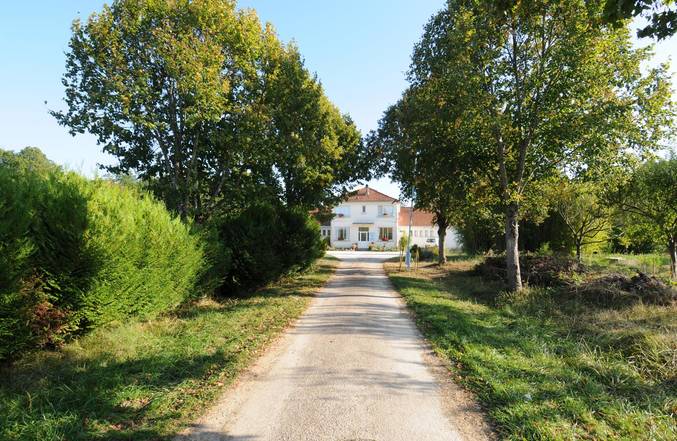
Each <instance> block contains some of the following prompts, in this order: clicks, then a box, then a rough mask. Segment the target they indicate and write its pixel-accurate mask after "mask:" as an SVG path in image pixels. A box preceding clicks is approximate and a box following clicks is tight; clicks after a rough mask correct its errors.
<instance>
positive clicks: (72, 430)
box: [0, 264, 333, 440]
mask: <svg viewBox="0 0 677 441" xmlns="http://www.w3.org/2000/svg"><path fill="white" fill-rule="evenodd" d="M318 272H319V276H318ZM331 272H333V267H332V266H331V265H324V264H321V265H318V267H317V268H315V271H314V272H313V273H308V274H304V275H300V276H298V277H296V278H294V279H289V280H286V281H282V282H280V283H278V284H275V285H271V286H269V287H267V288H264V289H261V290H258V291H256V292H254V293H250V294H247V295H244V296H239V297H236V298H226V299H221V300H220V301H214V300H211V301H206V300H205V301H199V302H196V303H193V304H190V305H185V306H184V307H183V308H181V309H179V310H178V311H176V312H175V313H174V314H172V315H171V316H170V317H169V322H170V324H169V325H167V326H168V327H167V328H160V329H159V330H157V331H148V332H150V333H149V334H143V333H142V334H139V336H138V337H136V339H135V338H132V339H130V345H132V348H133V350H128V349H129V348H127V347H124V348H121V349H120V348H117V349H116V348H115V347H111V348H92V347H91V346H92V345H91V342H89V343H90V347H83V349H80V342H77V343H76V344H74V345H73V347H72V348H71V349H69V350H64V351H54V352H44V351H43V352H37V353H35V354H29V355H28V356H27V357H25V358H24V359H21V360H19V361H17V363H15V364H14V365H12V366H4V367H1V368H0V407H2V408H3V411H2V412H0V439H17V440H42V439H68V440H89V439H97V440H132V439H133V440H145V439H160V438H165V437H166V435H167V433H171V432H172V431H173V430H175V429H176V428H177V422H181V421H182V420H185V419H191V418H193V417H194V416H196V415H194V412H195V409H197V408H199V407H200V406H199V405H196V404H195V402H196V401H205V400H207V401H208V400H209V398H210V397H211V396H212V395H213V394H216V393H218V390H219V387H218V386H217V387H214V386H213V384H214V383H215V382H218V381H221V380H223V381H227V380H226V379H227V378H232V376H233V375H235V374H236V373H237V372H238V371H239V369H240V368H241V367H242V366H244V364H245V362H246V361H247V359H248V358H250V357H251V356H252V353H253V351H252V350H253V348H256V347H259V346H260V342H261V341H262V339H264V340H265V339H266V338H267V337H266V335H267V333H265V332H264V333H261V334H259V333H257V332H255V331H252V330H249V329H248V327H249V325H248V324H247V323H248V322H247V320H249V319H248V318H245V319H243V318H242V314H243V313H244V314H248V313H247V312H246V311H247V310H251V309H256V310H263V309H264V308H265V307H266V306H268V307H270V306H271V303H270V302H271V301H272V302H275V303H277V302H278V301H280V302H281V301H282V299H283V298H286V297H291V296H296V297H301V296H310V295H313V292H314V290H315V289H317V288H318V287H319V286H321V285H322V284H323V282H324V280H325V279H326V277H327V276H328V274H329V273H331ZM270 297H279V300H277V299H271V298H270ZM284 304H285V305H286V304H287V303H284ZM280 305H282V303H280ZM289 305H291V304H289ZM280 307H282V306H280ZM273 308H275V309H276V310H277V306H273ZM293 308H295V307H293ZM262 314H265V313H264V312H258V311H256V312H252V316H251V317H252V324H251V326H252V327H256V326H258V325H257V323H258V321H259V320H260V317H262ZM281 314H282V313H281ZM224 315H225V316H224ZM231 317H232V318H233V320H236V319H235V317H240V318H239V320H245V322H243V324H242V326H238V325H234V326H233V332H232V335H231V334H230V333H229V332H227V331H225V330H224V331H223V332H222V335H211V334H210V333H209V332H208V331H205V330H202V329H201V327H202V326H204V325H203V323H207V324H208V323H213V321H214V320H220V321H221V322H224V318H227V322H228V323H230V318H231ZM247 317H248V316H247ZM173 318H176V319H177V320H179V322H177V323H179V324H180V323H184V324H185V323H191V322H193V324H192V325H190V326H191V329H193V328H194V330H195V331H194V332H193V331H190V330H186V329H185V328H184V327H183V326H180V325H176V324H174V322H173ZM225 323H226V322H224V324H225ZM139 326H141V327H143V326H145V324H143V323H141V324H139ZM245 328H247V329H245ZM120 329H121V330H122V332H123V334H124V333H125V332H126V328H124V327H123V328H120ZM111 330H112V329H111ZM135 332H136V331H134V330H131V329H130V330H129V333H132V334H133V333H135ZM154 332H161V333H163V335H166V338H164V337H163V338H160V339H157V341H156V342H155V345H153V344H150V345H149V346H144V344H143V342H142V341H141V342H139V341H138V340H137V339H138V338H141V339H143V337H144V335H148V336H149V337H154V336H155V335H154ZM174 333H175V334H174ZM211 337H214V338H218V339H221V340H222V341H221V342H218V344H214V343H213V342H212V343H205V342H204V341H202V340H201V339H204V340H209V339H210V338H211ZM103 341H105V339H103ZM158 344H159V345H162V347H158V346H157V345H158ZM144 348H147V351H148V352H147V353H145V354H143V353H141V354H139V352H138V351H143V350H144ZM214 348H216V350H214ZM117 350H120V352H121V353H116V351H117ZM223 372H226V374H225V377H223V376H221V373H223ZM224 378H226V379H224ZM208 384H212V387H205V386H207V385H208ZM188 402H192V404H190V403H188ZM187 403H188V404H187ZM5 409H7V410H6V411H5Z"/></svg>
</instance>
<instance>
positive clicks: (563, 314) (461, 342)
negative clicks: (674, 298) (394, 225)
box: [386, 256, 677, 440]
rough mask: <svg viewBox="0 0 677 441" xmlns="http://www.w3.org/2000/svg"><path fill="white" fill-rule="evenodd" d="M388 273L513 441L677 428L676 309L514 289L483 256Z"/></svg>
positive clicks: (647, 435)
mask: <svg viewBox="0 0 677 441" xmlns="http://www.w3.org/2000/svg"><path fill="white" fill-rule="evenodd" d="M449 260H450V263H448V264H446V265H443V266H439V265H433V264H422V265H421V266H420V267H419V270H418V271H416V272H410V273H407V272H399V271H397V264H395V263H388V264H386V269H387V271H388V273H389V276H390V278H391V280H392V281H393V283H394V285H395V286H396V288H397V289H398V290H399V291H400V293H401V294H402V295H403V296H404V298H405V300H406V302H407V304H408V305H409V306H410V307H411V309H412V310H413V311H414V313H415V316H416V320H417V323H418V325H419V327H420V329H421V330H422V332H423V333H424V335H425V336H426V337H427V338H428V339H429V341H430V342H431V343H432V345H433V347H434V348H435V350H436V352H437V353H438V354H439V355H441V356H442V357H443V358H445V359H447V360H448V361H449V362H450V365H451V366H452V369H451V372H452V374H453V375H454V376H456V380H457V381H459V382H460V383H462V384H464V385H466V386H467V387H468V388H470V389H471V390H473V391H475V392H476V393H477V395H478V397H479V399H480V400H481V402H482V403H483V404H484V405H485V406H486V408H487V410H488V412H489V414H490V415H491V417H492V418H493V420H494V421H495V423H496V426H497V429H498V431H499V433H500V434H501V436H502V437H504V438H506V439H551V440H560V439H561V440H564V439H567V440H569V439H602V440H603V439H627V440H630V439H632V440H642V439H646V440H668V439H674V438H675V436H677V424H676V423H675V411H676V410H677V408H676V406H677V377H675V372H677V365H676V359H677V355H676V354H677V307H676V306H675V304H671V305H667V306H661V305H647V304H644V303H642V302H635V303H632V304H629V305H625V304H624V305H611V306H608V305H607V306H600V305H595V304H592V303H589V302H585V301H582V300H581V299H579V298H577V297H575V296H568V295H567V294H566V291H564V290H563V289H564V288H542V287H541V288H535V287H529V288H528V289H526V290H524V291H522V292H520V293H510V294H508V293H506V292H505V291H504V290H503V289H504V285H503V283H502V282H501V281H497V280H490V279H487V278H484V277H482V276H480V275H478V273H477V272H475V271H474V267H475V266H476V264H477V263H479V262H480V260H481V259H469V258H466V257H463V256H454V257H453V258H450V259H449Z"/></svg>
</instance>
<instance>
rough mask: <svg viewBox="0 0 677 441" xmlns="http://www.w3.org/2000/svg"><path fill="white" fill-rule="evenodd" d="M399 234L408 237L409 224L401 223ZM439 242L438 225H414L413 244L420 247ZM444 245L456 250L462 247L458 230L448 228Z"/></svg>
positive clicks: (430, 245) (448, 248) (435, 244)
mask: <svg viewBox="0 0 677 441" xmlns="http://www.w3.org/2000/svg"><path fill="white" fill-rule="evenodd" d="M398 229H399V236H400V237H402V236H404V237H406V235H407V231H408V225H399V228H398ZM437 242H438V236H437V226H434V225H433V226H430V227H427V226H420V225H416V226H412V227H411V244H412V245H414V244H415V245H418V246H419V247H426V246H428V247H433V246H434V247H436V246H437ZM444 247H445V249H447V250H456V249H459V248H461V244H460V242H459V240H458V235H457V234H456V230H455V229H453V228H447V235H446V237H445V238H444Z"/></svg>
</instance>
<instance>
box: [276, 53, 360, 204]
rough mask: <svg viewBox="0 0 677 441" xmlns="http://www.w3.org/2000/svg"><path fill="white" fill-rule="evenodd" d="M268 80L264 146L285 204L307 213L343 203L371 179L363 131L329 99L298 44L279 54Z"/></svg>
mask: <svg viewBox="0 0 677 441" xmlns="http://www.w3.org/2000/svg"><path fill="white" fill-rule="evenodd" d="M265 80H266V88H265V99H264V102H265V106H266V111H267V114H268V117H269V122H268V126H267V130H266V132H264V133H265V142H266V143H267V144H268V152H269V154H270V156H269V159H270V164H269V166H270V167H271V170H272V172H273V174H274V175H275V176H276V178H277V179H276V181H277V182H278V183H279V186H278V187H279V190H278V193H279V194H280V197H281V199H282V200H283V201H284V202H285V203H286V204H287V205H290V206H300V207H304V208H316V207H318V206H327V205H332V204H333V203H335V202H337V201H339V200H340V199H341V198H342V197H344V196H345V195H346V194H347V192H348V190H349V189H350V188H351V187H352V186H354V184H355V182H356V180H358V179H365V178H367V177H368V171H369V167H368V163H367V162H366V161H364V155H365V152H364V148H363V144H362V137H361V134H360V132H359V131H358V130H357V128H356V127H355V124H354V123H353V121H352V120H351V119H350V117H349V116H347V115H342V114H341V113H340V112H339V110H338V109H337V108H336V107H335V106H334V105H333V104H332V103H331V102H330V101H329V100H328V99H327V97H326V96H325V95H324V91H323V89H322V85H321V84H320V82H319V81H318V80H317V78H316V77H315V76H314V75H312V74H311V73H310V72H309V71H308V70H307V69H306V67H305V66H304V62H303V59H302V58H301V55H300V54H299V52H298V49H297V48H296V47H295V46H294V45H289V46H286V47H283V46H281V45H280V47H279V48H277V49H276V50H275V52H274V54H272V55H271V57H270V62H269V65H268V68H267V70H266V76H265Z"/></svg>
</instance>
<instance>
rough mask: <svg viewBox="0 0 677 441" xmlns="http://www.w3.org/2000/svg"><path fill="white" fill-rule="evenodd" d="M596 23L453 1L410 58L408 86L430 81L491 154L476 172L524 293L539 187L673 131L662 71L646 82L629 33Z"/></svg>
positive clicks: (558, 6)
mask: <svg viewBox="0 0 677 441" xmlns="http://www.w3.org/2000/svg"><path fill="white" fill-rule="evenodd" d="M601 13H602V11H601V6H600V5H599V4H596V3H595V4H593V3H591V2H588V3H587V4H586V2H584V1H583V0H560V1H528V2H515V4H514V5H512V6H510V7H508V8H507V9H506V8H504V5H499V4H497V3H494V2H485V1H472V0H467V1H464V0H458V1H454V0H450V1H449V2H448V5H447V7H446V8H445V9H443V10H442V11H440V12H439V13H438V14H436V15H435V16H434V17H433V18H432V19H431V21H430V22H429V23H428V25H427V26H426V29H425V33H424V36H423V38H422V40H421V42H420V43H419V44H418V45H417V46H416V49H415V51H414V57H413V64H412V66H413V67H412V80H413V84H414V85H421V84H426V83H428V82H430V81H431V79H434V80H435V82H436V83H437V84H438V85H439V88H438V95H439V96H440V97H443V98H444V99H453V100H454V101H456V102H458V103H460V105H461V106H462V107H463V108H464V109H465V110H464V112H463V115H462V117H461V118H460V119H459V126H460V128H461V129H462V130H464V131H466V132H470V133H474V134H475V136H478V137H481V142H478V143H475V145H477V144H485V145H487V146H489V147H490V148H491V150H492V154H491V157H490V160H489V161H487V162H486V163H484V164H482V167H481V171H482V172H483V174H484V176H486V177H487V178H489V179H491V181H492V182H493V183H494V184H495V187H494V188H495V191H496V192H497V194H498V197H499V198H500V201H501V206H502V211H503V216H504V227H505V228H504V230H505V243H506V246H505V248H506V266H507V270H508V271H507V272H508V285H509V288H510V289H512V290H520V289H521V288H522V282H521V275H520V267H519V249H518V236H519V221H520V218H521V217H522V216H523V212H524V206H525V203H527V202H528V199H529V197H530V193H532V194H533V192H531V189H532V188H533V187H534V185H536V184H537V183H538V182H539V181H541V180H543V179H547V178H548V177H550V176H552V175H553V174H555V173H561V172H566V173H568V174H570V175H576V174H577V173H582V172H587V171H588V170H589V169H591V168H595V167H603V166H608V165H610V164H614V163H617V162H618V161H620V160H621V159H622V157H623V155H624V154H625V153H626V152H628V151H630V150H633V149H634V150H635V151H637V150H646V149H650V148H652V147H655V146H656V145H657V144H658V143H659V141H660V140H661V138H662V136H663V134H664V133H665V131H666V130H667V126H668V125H669V118H667V116H666V114H665V112H664V111H663V110H664V109H665V108H666V106H667V104H668V103H669V101H670V87H669V81H668V78H669V77H668V76H667V74H666V70H665V67H660V68H658V69H654V70H652V71H650V72H649V73H648V74H647V75H646V76H643V75H642V74H641V71H640V63H641V62H642V61H643V60H645V59H646V58H648V56H649V55H650V53H649V51H647V50H633V49H632V44H631V41H630V38H629V33H628V31H627V29H625V28H621V29H608V28H605V27H600V26H597V25H596V24H595V23H598V22H599V17H600V15H601ZM463 126H467V127H468V128H469V129H463ZM470 129H472V130H470Z"/></svg>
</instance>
